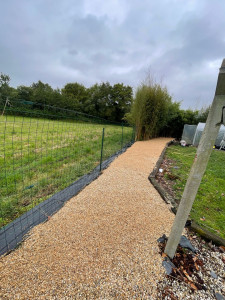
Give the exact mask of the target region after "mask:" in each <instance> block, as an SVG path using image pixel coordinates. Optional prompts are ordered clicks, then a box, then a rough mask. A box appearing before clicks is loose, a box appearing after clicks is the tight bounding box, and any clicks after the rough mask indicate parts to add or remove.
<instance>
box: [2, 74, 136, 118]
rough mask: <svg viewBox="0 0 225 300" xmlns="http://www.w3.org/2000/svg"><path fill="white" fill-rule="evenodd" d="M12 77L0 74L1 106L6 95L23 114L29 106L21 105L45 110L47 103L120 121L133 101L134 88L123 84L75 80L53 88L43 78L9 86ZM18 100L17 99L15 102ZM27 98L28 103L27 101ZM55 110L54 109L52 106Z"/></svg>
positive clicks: (35, 109)
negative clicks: (27, 83) (61, 86)
mask: <svg viewBox="0 0 225 300" xmlns="http://www.w3.org/2000/svg"><path fill="white" fill-rule="evenodd" d="M9 81H10V77H9V76H8V75H4V74H1V76H0V105H1V108H3V107H4V105H5V101H6V98H7V97H8V99H9V100H10V101H12V100H13V101H14V104H13V105H14V108H15V106H16V103H18V114H22V115H24V112H25V111H26V110H27V109H28V107H27V106H25V107H24V110H21V104H32V103H33V104H32V107H30V108H32V109H33V111H43V110H46V108H47V106H54V107H59V108H63V109H67V110H73V111H77V112H78V113H85V114H89V115H93V116H96V117H98V118H102V119H106V120H110V121H113V122H121V121H122V120H123V118H124V115H125V113H127V112H129V111H130V107H131V103H132V94H133V91H132V88H131V87H130V86H125V85H123V83H117V84H114V85H110V83H109V82H105V83H104V82H103V83H101V84H94V85H93V86H91V87H90V88H86V87H85V86H84V85H82V84H80V83H78V82H75V83H67V84H66V85H65V86H64V87H63V88H62V89H61V90H60V89H58V88H57V89H53V88H52V87H51V86H50V85H49V84H47V83H43V82H41V81H40V80H39V81H38V82H36V83H33V84H32V85H31V86H30V87H27V86H23V85H21V86H18V87H17V88H16V89H14V88H12V87H10V86H9ZM15 101H17V102H15ZM24 101H25V102H24ZM51 110H52V109H51Z"/></svg>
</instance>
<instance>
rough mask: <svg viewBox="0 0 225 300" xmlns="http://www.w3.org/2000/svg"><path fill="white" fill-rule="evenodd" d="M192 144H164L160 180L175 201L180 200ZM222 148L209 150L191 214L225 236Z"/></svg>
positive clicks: (224, 179) (190, 162)
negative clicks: (167, 145)
mask: <svg viewBox="0 0 225 300" xmlns="http://www.w3.org/2000/svg"><path fill="white" fill-rule="evenodd" d="M195 153H196V148H195V147H181V146H179V145H173V146H170V147H168V149H167V151H166V154H165V160H164V163H163V165H164V169H165V170H164V180H165V181H166V185H167V186H168V188H169V190H170V192H171V191H172V193H173V196H174V197H175V200H176V201H177V202H179V201H180V199H181V196H182V193H183V190H184V187H185V184H186V180H187V178H188V175H189V171H190V169H191V166H192V163H193V160H194V157H195ZM224 162H225V152H224V151H218V150H213V152H212V154H211V157H210V160H209V163H208V166H207V169H206V172H205V174H204V176H203V178H202V182H201V184H200V187H199V190H198V193H197V196H196V199H195V202H194V204H193V208H192V210H191V214H190V216H191V218H192V219H193V220H195V222H196V223H197V224H199V225H201V226H205V227H206V228H207V229H208V230H210V231H211V232H213V233H216V234H217V235H218V236H220V237H222V238H225V201H224V200H225V168H224Z"/></svg>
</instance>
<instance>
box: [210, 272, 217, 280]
mask: <svg viewBox="0 0 225 300" xmlns="http://www.w3.org/2000/svg"><path fill="white" fill-rule="evenodd" d="M210 275H211V276H212V278H214V279H217V278H218V276H217V275H216V273H215V272H213V271H210Z"/></svg>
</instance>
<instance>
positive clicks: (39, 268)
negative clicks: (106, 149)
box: [0, 138, 174, 299]
mask: <svg viewBox="0 0 225 300" xmlns="http://www.w3.org/2000/svg"><path fill="white" fill-rule="evenodd" d="M168 141H169V139H167V138H158V139H154V140H150V141H145V142H136V143H135V144H134V145H133V146H132V147H131V148H129V149H128V150H127V151H126V152H125V153H124V154H122V155H121V156H120V157H118V158H117V159H116V160H115V161H114V162H113V163H112V164H111V165H110V167H109V168H108V169H106V170H105V171H104V172H103V174H102V175H101V176H100V177H99V178H98V179H97V180H95V181H94V182H92V183H91V184H90V185H89V186H87V187H86V188H85V189H84V190H83V191H82V192H81V193H79V195H77V196H76V197H74V198H73V199H71V200H70V201H69V202H67V203H66V205H65V206H64V207H63V208H62V209H61V210H60V211H59V212H58V213H57V214H55V215H54V216H53V217H51V218H50V220H49V221H48V222H46V223H43V224H40V225H38V226H36V227H35V228H34V229H33V230H32V231H31V234H30V236H29V238H27V240H26V241H25V242H24V243H23V245H22V246H21V247H20V248H19V249H17V250H16V251H14V252H12V253H11V254H9V255H8V256H5V257H2V258H1V259H0V298H1V299H79V298H80V299H96V298H100V299H115V298H117V299H156V296H154V295H155V289H156V284H157V281H158V280H159V279H160V278H161V277H162V274H163V272H164V270H163V269H162V267H161V264H162V258H161V256H160V255H159V254H158V247H157V242H156V240H157V238H158V237H160V236H161V235H162V234H163V233H165V234H167V235H168V234H169V229H170V227H171V225H172V222H173V219H174V216H173V214H172V213H170V211H169V208H168V206H167V205H166V204H165V203H164V202H163V201H162V199H161V198H160V196H159V194H158V193H157V191H156V190H155V189H154V188H153V186H152V185H151V184H150V182H149V180H148V175H149V173H150V172H151V171H152V169H153V167H154V166H155V163H156V161H157V160H158V157H159V155H160V154H161V152H162V150H163V148H164V147H165V144H166V143H167V142H168Z"/></svg>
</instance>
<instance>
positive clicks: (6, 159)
mask: <svg viewBox="0 0 225 300" xmlns="http://www.w3.org/2000/svg"><path fill="white" fill-rule="evenodd" d="M103 127H104V128H105V139H104V151H103V159H106V158H107V157H109V156H110V155H112V154H113V153H115V152H116V151H118V150H120V149H121V147H122V145H125V144H126V143H128V142H130V141H131V139H132V135H133V129H132V128H130V127H123V139H122V126H115V125H102V124H101V125H99V124H90V123H82V122H75V121H69V120H60V121H58V120H49V119H40V118H27V117H13V116H7V117H5V116H0V193H1V194H0V227H1V226H3V225H5V224H7V223H8V222H10V221H12V220H13V219H15V218H16V217H18V216H19V215H21V214H22V213H23V212H25V211H27V210H29V209H30V208H32V207H34V206H35V205H37V204H38V203H40V202H41V201H43V200H45V199H47V198H48V197H49V196H51V195H52V194H55V193H56V192H57V191H60V190H62V189H63V188H65V187H67V186H68V185H70V184H71V183H72V182H73V181H75V180H76V179H78V178H79V177H81V176H82V175H84V174H86V173H88V172H89V171H91V170H92V169H93V168H94V167H96V166H97V165H98V164H99V163H100V154H101V143H102V128H103Z"/></svg>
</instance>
